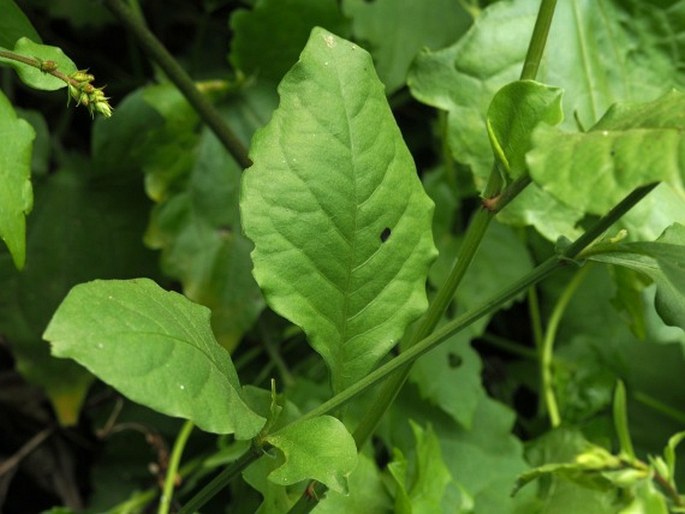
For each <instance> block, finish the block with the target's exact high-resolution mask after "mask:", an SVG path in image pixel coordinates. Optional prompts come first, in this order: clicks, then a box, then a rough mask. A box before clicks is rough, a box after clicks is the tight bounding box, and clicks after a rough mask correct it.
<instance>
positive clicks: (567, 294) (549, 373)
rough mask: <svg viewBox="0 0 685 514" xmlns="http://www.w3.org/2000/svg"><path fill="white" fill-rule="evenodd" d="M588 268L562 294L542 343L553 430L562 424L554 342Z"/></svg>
mask: <svg viewBox="0 0 685 514" xmlns="http://www.w3.org/2000/svg"><path fill="white" fill-rule="evenodd" d="M588 269H589V267H588V266H585V267H584V268H582V269H581V270H580V271H579V272H578V273H576V274H575V275H574V276H573V278H572V279H571V281H570V282H569V284H568V285H567V286H566V289H565V290H564V292H563V293H562V295H561V297H560V298H559V300H558V301H557V303H556V305H555V306H554V310H553V311H552V314H551V315H550V317H549V322H548V323H547V330H546V331H545V337H544V339H543V341H542V348H541V352H540V377H541V382H542V394H543V397H544V399H545V405H546V407H547V415H548V416H549V422H550V424H551V425H552V428H556V427H558V426H559V425H560V424H561V416H560V415H559V407H558V406H557V400H556V397H555V395H554V380H553V378H554V376H553V375H554V374H553V369H552V364H553V357H554V340H555V339H556V336H557V329H558V328H559V323H560V322H561V318H562V317H563V315H564V312H565V311H566V307H568V304H569V302H570V301H571V298H573V294H574V293H575V292H576V290H577V289H578V286H579V285H580V284H581V282H582V281H583V278H585V275H587V270H588Z"/></svg>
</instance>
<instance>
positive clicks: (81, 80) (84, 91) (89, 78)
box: [69, 70, 112, 118]
mask: <svg viewBox="0 0 685 514" xmlns="http://www.w3.org/2000/svg"><path fill="white" fill-rule="evenodd" d="M69 79H70V81H69V98H70V99H71V98H73V99H74V100H76V105H84V106H86V107H87V108H88V111H90V115H91V116H94V115H95V113H96V112H99V113H100V114H102V115H103V116H104V117H105V118H109V117H110V116H112V106H111V105H109V102H108V101H107V100H109V98H108V97H106V96H105V93H104V91H103V89H104V88H102V87H95V86H93V84H91V82H93V80H95V77H94V76H93V75H91V74H90V73H88V71H87V70H78V71H75V72H74V73H72V74H71V75H69Z"/></svg>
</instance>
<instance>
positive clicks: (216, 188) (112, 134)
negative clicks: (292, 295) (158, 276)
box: [93, 84, 275, 350]
mask: <svg viewBox="0 0 685 514" xmlns="http://www.w3.org/2000/svg"><path fill="white" fill-rule="evenodd" d="M274 96H275V95H274V94H273V93H272V92H271V91H266V90H264V89H260V88H251V89H248V90H245V91H243V90H239V91H236V92H234V93H232V94H231V95H229V97H228V98H227V99H225V100H224V101H223V102H222V103H221V104H220V109H221V110H222V114H223V115H224V116H225V118H226V119H227V120H228V122H229V123H230V125H231V127H232V128H233V129H234V130H235V131H236V132H237V133H238V134H239V137H241V138H242V139H243V140H244V141H248V140H249V138H250V136H251V134H252V132H253V131H254V130H255V128H256V127H257V126H260V125H261V124H263V123H265V122H266V120H267V119H268V116H269V115H270V113H271V110H272V109H273V106H274V104H275V100H274V98H273V97H274ZM197 125H198V117H197V114H196V113H195V112H194V111H193V110H192V108H190V106H189V105H188V103H187V102H186V101H185V99H184V98H183V97H182V95H181V94H180V93H179V92H178V91H177V90H176V89H175V88H174V87H172V86H171V85H170V84H161V85H156V86H150V87H147V88H144V89H142V90H139V91H136V92H135V93H133V94H132V95H130V96H129V97H127V98H126V99H125V100H124V101H123V102H122V104H121V105H120V106H119V108H118V109H117V111H116V113H115V115H114V116H113V118H112V119H110V120H107V121H106V122H96V125H95V130H94V135H93V154H94V160H95V162H96V163H97V172H98V173H99V174H102V175H106V176H107V180H117V179H118V178H119V177H122V176H123V177H127V176H131V175H137V174H139V173H140V169H141V168H142V170H143V171H144V173H145V179H146V189H147V193H148V195H149V196H150V197H151V198H152V199H154V200H155V202H157V205H156V207H155V208H154V209H153V211H152V215H151V218H150V224H149V227H148V230H147V233H146V235H145V242H146V243H147V244H148V245H149V246H150V247H152V248H155V249H160V250H162V259H161V263H162V268H163V270H164V272H165V273H166V274H168V275H169V276H171V277H174V278H176V279H178V280H180V281H181V283H182V284H183V290H184V293H185V294H186V296H188V297H189V298H190V299H192V300H194V301H197V302H199V303H202V304H203V305H206V306H207V307H209V308H210V309H212V327H213V329H214V332H215V334H216V336H217V339H218V340H219V342H220V343H221V344H222V346H224V347H225V348H227V349H229V350H231V349H233V348H235V346H236V345H237V343H238V341H240V338H241V337H242V335H243V334H244V332H245V331H246V330H248V329H249V328H250V327H251V326H252V324H253V323H254V321H255V319H256V317H257V316H258V315H259V313H260V312H261V311H262V309H263V308H264V300H263V298H262V296H261V293H260V291H259V288H258V287H257V284H256V283H255V281H254V279H253V278H252V276H251V275H250V272H249V270H250V267H251V263H250V257H249V252H250V251H251V249H252V245H251V243H250V242H249V241H248V240H247V239H246V238H245V237H244V236H243V235H242V234H241V232H240V221H239V213H238V194H239V192H238V191H239V187H238V185H239V182H240V173H241V171H240V168H239V166H238V165H237V164H236V163H235V161H234V160H233V159H232V158H231V157H230V156H229V155H228V153H227V152H226V150H225V149H224V148H223V147H222V146H221V144H220V143H219V142H218V140H217V139H216V137H215V136H214V135H213V134H212V133H211V132H210V131H209V130H207V129H205V130H203V131H198V130H197Z"/></svg>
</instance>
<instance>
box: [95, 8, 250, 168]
mask: <svg viewBox="0 0 685 514" xmlns="http://www.w3.org/2000/svg"><path fill="white" fill-rule="evenodd" d="M104 4H105V5H106V6H107V8H108V9H109V10H110V11H111V12H112V14H114V16H116V18H117V19H118V20H119V21H120V22H121V24H122V25H124V26H125V27H126V28H127V29H128V30H129V31H130V32H131V33H132V34H133V35H134V36H135V37H136V39H137V40H138V43H139V44H140V46H141V47H142V48H143V50H144V51H145V52H146V53H147V54H148V56H149V57H150V58H151V59H152V60H153V61H155V62H156V63H157V64H158V65H159V67H160V68H162V70H164V73H166V74H167V76H168V77H169V80H171V82H173V83H174V85H175V86H176V87H177V88H178V90H179V91H180V92H181V93H182V94H183V96H185V97H186V100H188V103H189V104H190V105H191V106H192V107H193V108H194V109H195V110H196V111H197V113H198V114H199V115H200V117H201V118H202V119H203V120H204V122H205V123H206V124H207V126H208V127H209V128H210V129H211V130H212V131H213V132H214V134H216V136H217V137H218V138H219V141H221V143H222V144H223V145H224V147H225V148H226V150H227V151H228V152H229V153H230V154H231V155H232V156H233V158H234V159H235V160H236V161H237V162H238V164H240V166H242V167H243V168H248V167H250V166H251V165H252V162H251V161H250V158H249V157H248V155H247V150H246V149H245V146H244V145H243V143H242V142H241V141H240V139H238V136H236V135H235V133H234V132H233V131H232V130H231V128H230V127H229V126H228V125H227V124H226V122H225V121H224V120H223V118H222V117H221V115H220V114H219V112H218V111H217V110H216V109H215V108H214V106H213V105H212V103H211V102H210V101H209V100H208V99H207V97H205V96H204V95H203V94H202V93H201V92H200V91H199V90H198V89H197V87H196V86H195V83H194V82H193V79H191V78H190V76H189V75H188V73H186V71H185V70H184V69H183V68H182V67H181V65H180V64H179V63H178V61H176V59H174V57H173V56H172V55H171V54H170V53H169V52H168V50H167V49H166V48H164V45H162V43H161V42H160V41H159V40H158V39H157V38H156V37H155V35H154V34H153V33H152V32H150V30H149V29H148V28H147V27H146V26H145V25H144V24H143V23H142V22H141V21H140V20H139V19H138V17H137V16H136V14H135V13H134V12H133V11H132V10H131V9H130V8H129V7H128V6H126V4H124V2H122V0H104Z"/></svg>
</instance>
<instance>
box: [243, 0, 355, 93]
mask: <svg viewBox="0 0 685 514" xmlns="http://www.w3.org/2000/svg"><path fill="white" fill-rule="evenodd" d="M347 25H348V23H347V20H346V19H345V18H344V17H343V15H342V13H341V12H340V8H339V7H338V5H337V3H336V2H335V1H334V0H316V1H314V2H312V1H311V0H259V1H257V2H256V3H255V6H254V7H253V9H252V10H251V11H247V10H244V9H239V10H237V11H235V12H234V13H233V15H232V16H231V29H232V30H233V32H234V36H233V40H232V42H231V54H230V59H231V63H232V64H233V65H234V66H235V67H236V68H238V69H240V70H242V71H244V72H246V73H254V74H256V75H257V76H258V77H260V78H264V79H267V80H271V81H274V82H278V81H279V80H281V78H283V75H285V72H286V71H288V69H289V68H290V67H291V66H292V65H293V64H295V61H297V56H298V55H299V54H300V52H301V51H302V48H303V47H304V45H305V43H306V42H307V38H308V36H309V32H310V31H311V30H312V28H313V27H315V26H319V27H324V28H326V29H328V30H330V31H331V32H334V33H336V34H338V35H341V36H345V35H346V32H347Z"/></svg>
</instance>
